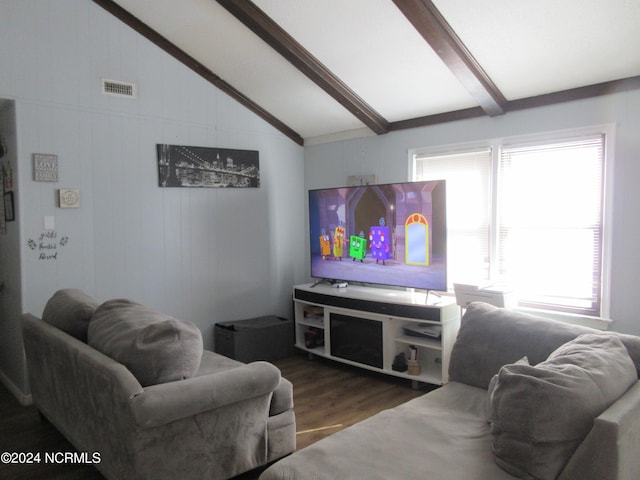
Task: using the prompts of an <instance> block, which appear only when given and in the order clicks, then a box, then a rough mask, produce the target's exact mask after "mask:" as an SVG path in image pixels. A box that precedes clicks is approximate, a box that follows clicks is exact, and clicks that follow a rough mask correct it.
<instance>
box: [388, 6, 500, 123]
mask: <svg viewBox="0 0 640 480" xmlns="http://www.w3.org/2000/svg"><path fill="white" fill-rule="evenodd" d="M393 3H395V4H396V6H397V7H398V9H400V11H401V12H402V13H403V14H404V16H405V17H407V20H409V22H411V24H412V25H413V26H414V27H415V29H416V30H417V31H418V33H420V35H422V37H423V38H424V39H425V40H426V41H427V43H428V44H429V45H430V46H431V48H432V49H433V50H434V51H435V52H436V53H437V54H438V56H439V57H440V58H441V59H442V61H443V62H444V64H445V65H446V66H447V68H449V70H450V71H451V72H452V73H453V74H454V75H455V76H456V78H457V79H458V81H460V83H461V84H462V85H463V86H464V87H465V89H466V90H467V91H468V92H469V94H471V96H472V97H473V98H474V100H475V101H476V102H477V103H478V105H480V107H481V108H482V110H484V112H485V113H486V114H487V115H489V116H495V115H502V114H503V113H504V112H505V111H506V108H505V107H506V105H507V99H506V98H505V97H504V95H502V93H501V92H500V90H498V88H497V87H496V86H495V84H494V83H493V81H492V80H491V78H489V76H488V75H487V74H486V72H485V71H484V70H483V69H482V67H481V66H480V64H479V63H478V62H477V61H476V59H475V58H473V55H471V52H469V50H468V49H467V47H466V46H465V45H464V43H462V40H460V38H459V37H458V35H457V34H456V33H455V32H454V31H453V29H452V28H451V26H450V25H449V23H448V22H447V21H446V20H445V18H444V17H443V16H442V14H441V13H440V12H439V11H438V9H437V8H436V7H435V5H434V4H433V2H432V1H431V0H393Z"/></svg>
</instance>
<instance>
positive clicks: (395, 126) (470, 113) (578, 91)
mask: <svg viewBox="0 0 640 480" xmlns="http://www.w3.org/2000/svg"><path fill="white" fill-rule="evenodd" d="M630 90H640V76H636V77H628V78H623V79H620V80H611V81H609V82H603V83H597V84H594V85H586V86H584V87H577V88H571V89H569V90H562V91H559V92H552V93H545V94H543V95H536V96H533V97H527V98H520V99H518V100H511V101H509V102H507V105H506V107H505V111H506V112H512V111H513V112H515V111H518V110H525V109H527V108H536V107H544V106H547V105H555V104H557V103H563V102H573V101H576V100H582V99H585V98H592V97H598V96H600V95H610V94H613V93H620V92H626V91H630ZM484 116H485V113H484V112H483V110H482V109H481V108H480V107H473V108H466V109H463V110H454V111H451V112H443V113H438V114H435V115H427V116H424V117H417V118H410V119H407V120H399V121H397V122H391V124H389V131H390V132H395V131H398V130H406V129H408V128H418V127H428V126H431V125H438V124H441V123H447V122H455V121H457V120H467V119H470V118H478V117H484Z"/></svg>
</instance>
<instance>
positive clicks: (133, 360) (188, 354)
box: [88, 299, 202, 387]
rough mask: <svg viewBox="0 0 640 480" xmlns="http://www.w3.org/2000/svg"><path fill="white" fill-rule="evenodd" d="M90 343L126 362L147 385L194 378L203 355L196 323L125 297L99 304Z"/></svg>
mask: <svg viewBox="0 0 640 480" xmlns="http://www.w3.org/2000/svg"><path fill="white" fill-rule="evenodd" d="M88 343H89V345H90V346H91V347H93V348H95V349H96V350H99V351H101V352H102V353H104V354H105V355H107V356H109V357H111V358H113V359H114V360H116V361H118V362H120V363H122V364H123V365H124V366H125V367H127V368H128V369H129V371H131V373H132V374H133V375H134V376H135V377H136V378H137V380H138V381H139V382H140V385H142V386H143V387H146V386H149V385H155V384H158V383H166V382H172V381H176V380H182V379H185V378H190V377H192V376H194V375H195V374H196V372H197V371H198V368H199V366H200V360H201V359H202V333H201V332H200V329H198V327H197V326H196V325H195V324H193V323H192V322H188V321H183V320H178V319H175V318H173V317H170V316H169V315H165V314H162V313H158V312H155V311H153V310H151V309H149V308H147V307H145V306H144V305H141V304H139V303H136V302H132V301H130V300H125V299H116V300H109V301H107V302H105V303H103V304H102V305H100V307H98V309H97V310H96V312H95V314H94V315H93V318H92V319H91V322H90V323H89V332H88Z"/></svg>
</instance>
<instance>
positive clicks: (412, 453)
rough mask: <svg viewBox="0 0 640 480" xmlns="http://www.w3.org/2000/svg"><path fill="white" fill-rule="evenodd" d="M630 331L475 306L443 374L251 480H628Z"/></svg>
mask: <svg viewBox="0 0 640 480" xmlns="http://www.w3.org/2000/svg"><path fill="white" fill-rule="evenodd" d="M639 368H640V337H635V336H630V335H619V334H614V333H607V332H600V331H597V330H592V329H589V328H583V327H578V326H573V325H568V324H564V323H559V322H555V321H552V320H546V319H542V318H537V317H533V316H529V315H526V314H522V313H516V312H514V311H508V310H504V309H498V308H496V307H493V306H490V305H486V304H479V303H475V304H472V305H470V306H469V307H468V309H467V311H466V312H465V315H464V316H463V319H462V321H461V328H460V331H459V333H458V337H457V340H456V343H455V345H454V347H453V351H452V356H451V363H450V369H449V379H450V382H449V383H448V384H446V385H444V386H442V387H440V388H438V389H436V390H433V391H431V392H429V393H427V394H425V395H423V396H421V397H419V398H416V399H414V400H411V401H409V402H407V403H405V404H403V405H401V406H399V407H396V408H393V409H390V410H386V411H383V412H381V413H379V414H377V415H375V416H373V417H371V418H369V419H367V420H365V421H363V422H361V423H358V424H356V425H354V426H352V427H350V428H347V429H345V430H343V431H340V432H337V433H335V434H334V435H332V436H330V437H328V438H325V439H323V440H321V441H319V442H317V443H315V444H312V445H310V446H308V447H306V448H304V449H302V450H300V451H298V452H295V453H293V454H292V455H290V456H288V457H286V458H284V459H282V460H280V461H278V462H276V463H275V464H274V465H271V466H270V467H269V468H267V469H266V470H265V471H264V472H263V473H262V475H261V476H260V480H285V479H286V480H295V479H314V480H323V479H326V480H330V479H331V480H334V479H341V480H344V479H362V480H365V479H366V480H373V479H380V480H393V479H398V480H412V479H420V480H442V479H447V480H474V479H477V480H502V479H504V480H507V479H510V480H512V479H514V478H528V479H545V480H551V479H556V478H557V479H559V480H614V479H615V480H638V479H639V478H640V382H638V370H639Z"/></svg>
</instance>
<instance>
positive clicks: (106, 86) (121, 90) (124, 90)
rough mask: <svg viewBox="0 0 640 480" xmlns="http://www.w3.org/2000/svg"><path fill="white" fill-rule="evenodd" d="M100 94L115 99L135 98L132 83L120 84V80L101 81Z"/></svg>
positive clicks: (134, 88) (134, 89)
mask: <svg viewBox="0 0 640 480" xmlns="http://www.w3.org/2000/svg"><path fill="white" fill-rule="evenodd" d="M102 93H103V94H104V95H112V96H116V97H125V98H136V86H135V84H134V83H128V82H121V81H120V80H107V79H105V78H103V79H102Z"/></svg>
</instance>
